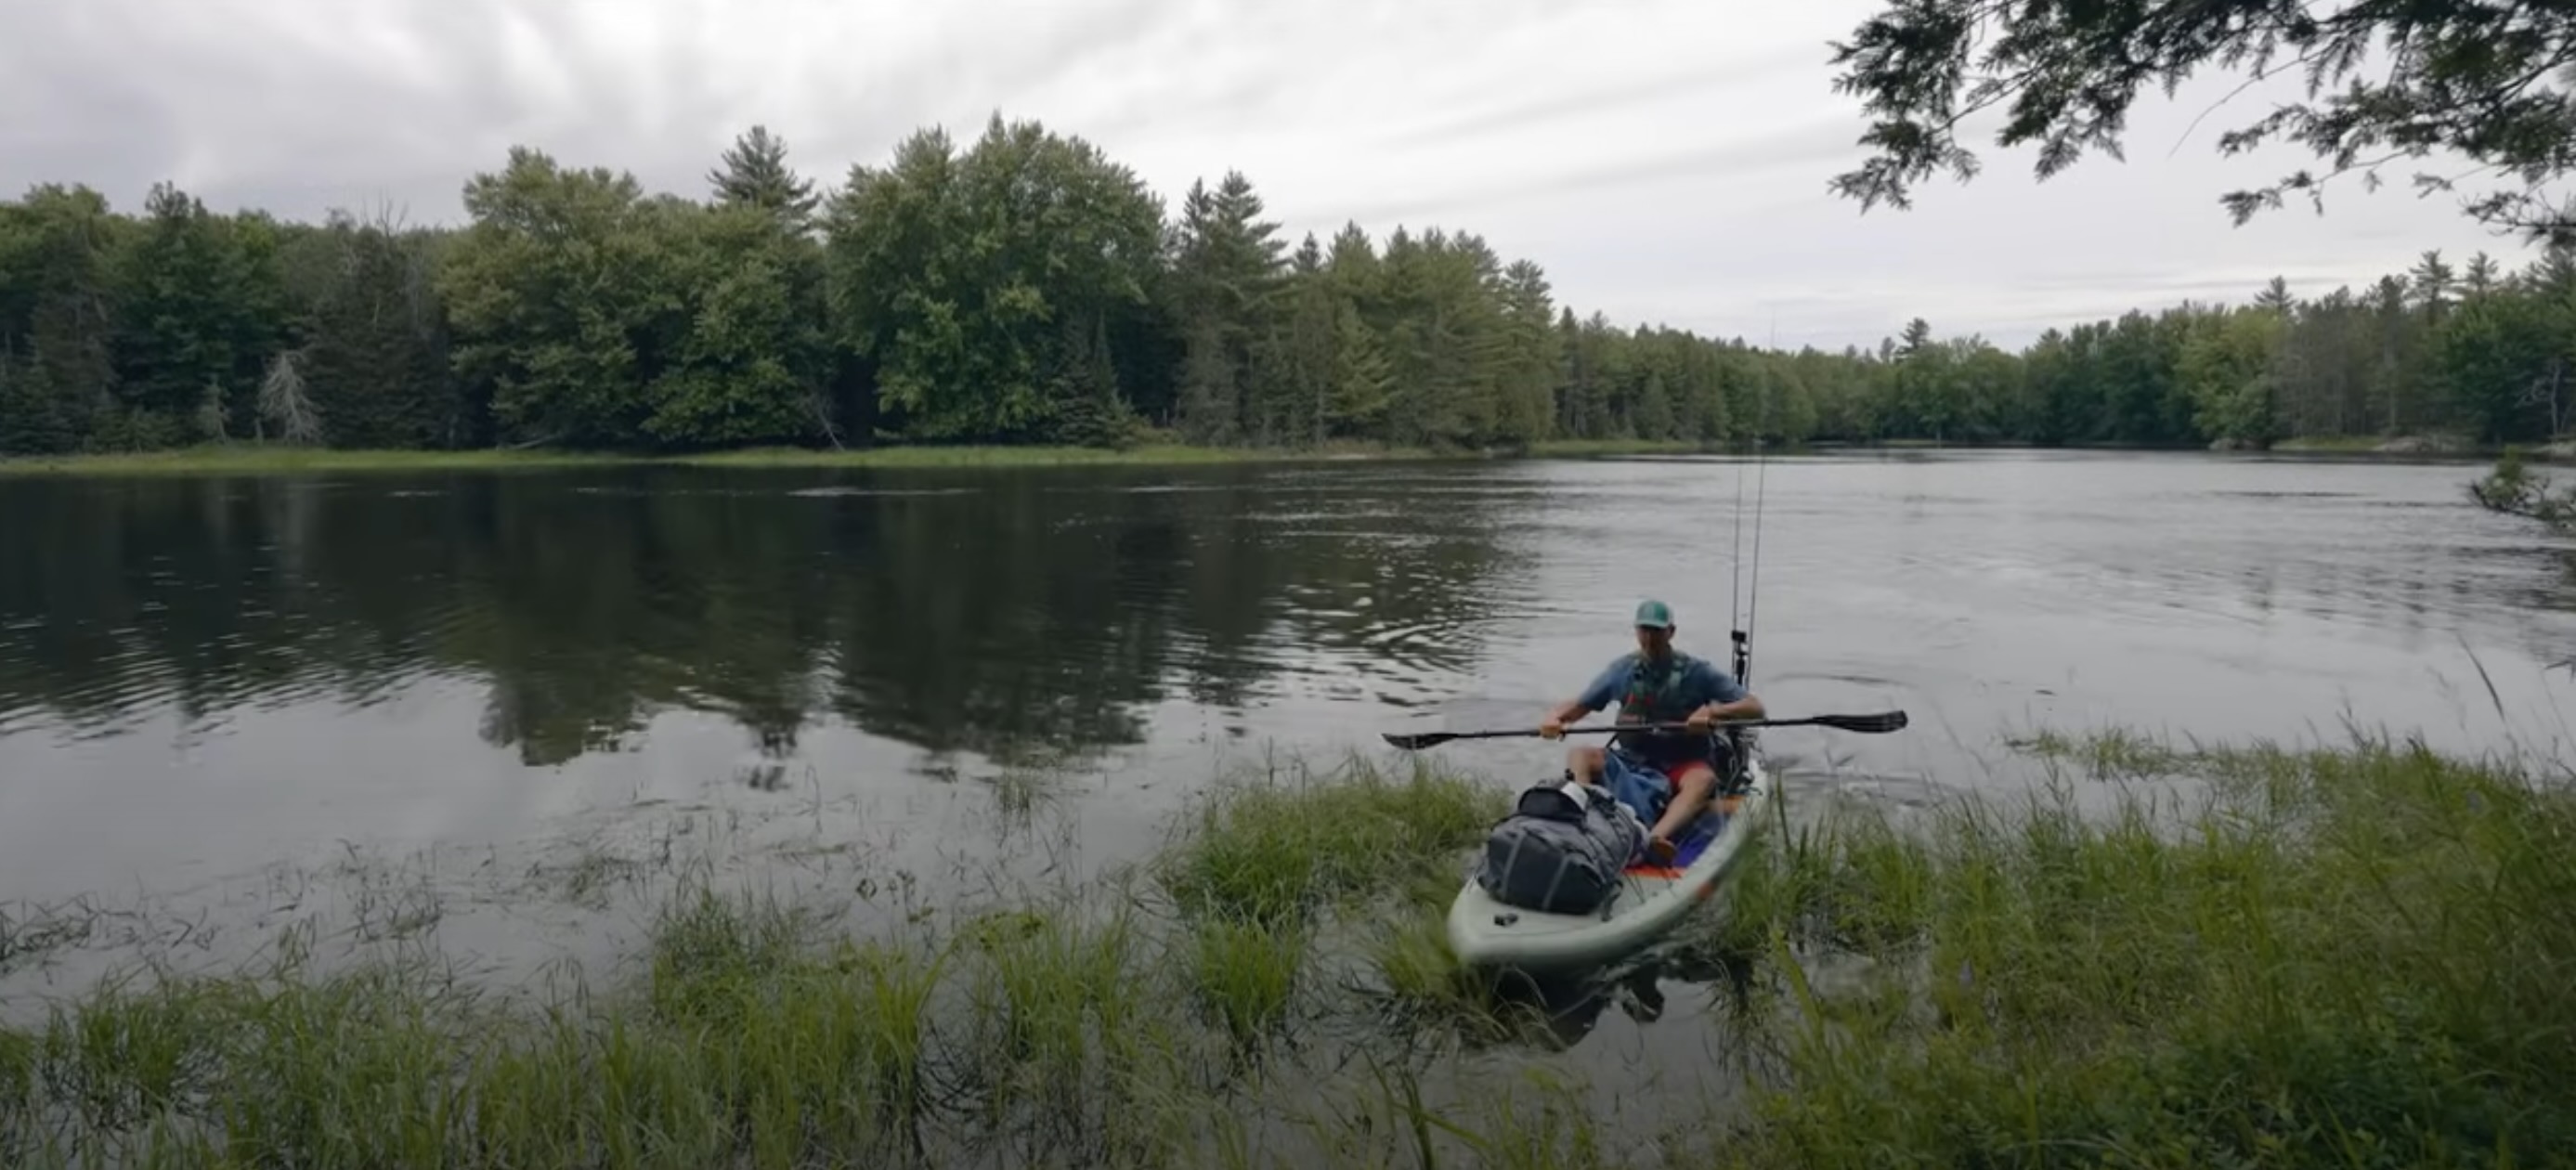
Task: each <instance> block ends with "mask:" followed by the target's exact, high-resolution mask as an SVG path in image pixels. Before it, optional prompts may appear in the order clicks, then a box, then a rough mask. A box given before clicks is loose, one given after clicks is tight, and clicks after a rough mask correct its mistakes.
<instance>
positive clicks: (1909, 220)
mask: <svg viewBox="0 0 2576 1170" xmlns="http://www.w3.org/2000/svg"><path fill="white" fill-rule="evenodd" d="M1875 7H1876V3H1875V2H1874V0H1805V2H1802V3H1798V4H1764V5H1734V6H1726V7H1724V8H1723V9H1722V10H1721V9H1719V8H1718V7H1717V6H1710V5H1706V4H1702V3H1697V2H1692V0H1611V2H1607V3H1593V4H1584V5H1563V4H1555V3H1549V2H1546V0H1310V2H1309V3H1306V4H1299V5H1276V4H1274V5H1247V4H1240V3H1235V2H1233V0H1065V2H1057V3H1047V4H1031V3H1025V2H1006V0H943V2H942V3H938V4H895V3H889V2H867V3H843V2H833V0H188V2H187V3H171V2H168V0H80V2H78V3H60V2H55V0H0V28H5V29H7V30H8V32H7V35H6V37H5V38H0V108H6V109H8V110H9V111H11V116H10V117H9V118H8V119H6V120H0V191H13V192H14V191H16V190H23V189H24V188H25V187H26V186H27V185H29V184H31V183H35V182H45V181H65V182H86V183H89V184H91V185H93V186H96V187H98V188H100V189H101V190H103V191H105V192H107V194H108V195H109V197H110V198H111V199H113V200H115V201H116V202H117V204H118V205H120V206H124V207H133V206H135V205H137V204H139V202H140V201H141V199H142V196H143V193H144V192H145V190H146V189H147V188H148V187H149V186H150V185H151V184H152V183H153V182H155V181H158V180H162V179H168V180H172V181H175V182H178V183H179V184H181V185H182V186H184V187H186V188H188V189H189V190H191V191H193V192H195V193H197V194H199V195H201V196H203V197H204V198H206V199H207V200H208V202H209V203H211V204H214V205H216V206H219V207H241V206H258V207H265V208H268V209H270V210H272V211H275V212H277V213H279V214H281V215H287V216H294V217H302V218H317V217H319V216H320V215H322V214H323V213H324V212H326V211H327V210H329V209H330V208H332V207H334V206H358V205H363V204H368V203H372V202H379V201H382V202H390V203H392V204H395V205H397V206H400V207H402V208H404V209H405V210H406V211H407V212H408V214H409V216H410V217H411V218H412V219H413V220H414V221H431V222H452V221H455V220H457V219H459V218H461V216H462V208H461V205H460V198H459V196H460V192H461V190H462V188H463V185H464V183H465V181H466V180H467V179H468V178H470V177H471V176H472V175H473V174H474V173H475V172H476V171H478V170H486V169H489V168H491V167H494V166H497V165H498V164H499V163H500V162H501V160H502V159H503V157H504V156H505V154H506V152H507V150H508V148H509V147H510V146H512V145H514V144H526V145H530V146H535V147H538V148H540V149H544V150H547V151H549V152H552V153H554V154H555V155H556V156H557V157H559V158H561V159H563V160H565V161H566V162H569V163H575V164H579V165H585V166H587V165H605V166H610V167H616V168H621V169H626V170H629V171H632V172H633V173H635V174H636V176H637V177H638V178H639V179H641V180H642V181H643V182H644V183H645V184H646V185H647V186H648V187H650V188H653V189H657V190H667V191H676V192H682V193H687V194H700V193H703V191H704V189H705V181H704V176H705V173H706V171H707V169H708V168H709V167H710V166H712V165H713V163H714V160H715V157H716V154H717V153H718V151H720V150H721V149H722V148H723V147H724V145H725V144H726V143H727V142H728V141H729V140H730V139H731V138H732V137H733V136H734V135H735V134H737V133H739V132H740V131H741V130H743V129H745V128H747V127H748V126H750V125H751V124H753V123H755V122H757V123H763V124H766V125H768V126H769V127H770V128H771V129H772V130H773V131H776V132H778V133H779V134H781V135H783V136H785V137H786V138H787V140H788V142H789V144H790V146H791V149H792V154H793V159H794V161H795V163H796V165H797V166H798V167H799V168H800V169H802V170H804V171H805V172H806V173H808V174H810V175H813V176H815V177H817V178H818V179H820V180H822V181H824V182H826V183H837V182H838V181H840V180H841V179H842V178H843V177H844V176H845V175H846V174H847V172H848V170H849V168H850V167H851V166H852V165H853V164H855V163H862V162H867V163H873V162H881V161H883V160H884V159H885V158H886V157H887V156H888V155H889V154H890V152H891V151H892V149H893V147H894V145H895V144H896V143H897V142H898V141H899V140H900V139H901V138H902V137H903V136H904V135H906V134H909V133H911V132H912V131H914V130H916V129H919V128H922V127H924V126H928V125H933V124H938V125H944V126H946V127H948V128H949V129H950V130H951V131H952V132H955V133H957V134H959V135H960V136H961V137H967V138H971V137H972V136H973V135H974V134H975V133H978V132H980V130H981V128H982V124H983V122H984V120H985V119H986V118H988V117H990V116H991V115H993V114H995V113H997V112H998V113H1001V114H1003V115H1005V116H1008V117H1013V118H1034V119H1037V120H1040V121H1043V122H1045V123H1046V124H1047V125H1048V126H1049V127H1051V128H1053V129H1056V130H1059V131H1063V132H1069V133H1076V134H1081V135H1083V136H1084V137H1087V138H1090V139H1091V140H1092V141H1094V142H1096V143H1098V144H1099V145H1100V146H1101V147H1102V148H1103V149H1104V150H1107V151H1108V152H1109V153H1110V154H1111V155H1112V157H1115V158H1117V159H1119V160H1120V161H1122V162H1126V163H1128V164H1129V165H1131V166H1133V167H1135V168H1136V169H1137V171H1138V173H1139V174H1140V175H1142V176H1143V177H1144V178H1145V180H1146V181H1147V182H1149V183H1150V184H1152V185H1153V186H1154V187H1155V188H1156V189H1157V190H1158V191H1160V192H1162V193H1163V194H1164V195H1165V196H1166V197H1167V198H1173V197H1177V195H1178V194H1179V193H1180V192H1181V191H1182V190H1184V189H1186V188H1187V186H1188V185H1189V183H1190V182H1191V181H1192V180H1193V179H1197V178H1202V177H1205V178H1213V177H1215V176H1217V175H1219V174H1221V173H1222V172H1224V171H1225V170H1228V169H1239V170H1242V171H1243V172H1244V173H1245V174H1246V175H1248V176H1249V177H1251V178H1252V180H1253V181H1254V183H1255V184H1256V185H1257V187H1258V189H1259V190H1260V191H1261V193H1262V195H1263V196H1264V198H1265V200H1266V201H1267V203H1268V207H1269V212H1270V214H1271V216H1272V217H1273V218H1276V219H1278V220H1280V221H1281V222H1282V223H1283V224H1284V225H1286V226H1287V228H1288V229H1289V231H1290V232H1291V233H1292V234H1302V233H1304V232H1307V231H1315V232H1318V233H1321V234H1329V233H1330V232H1331V231H1332V230H1334V229H1336V228H1338V227H1339V226H1340V225H1341V224H1342V223H1343V222H1344V221H1345V220H1353V219H1355V220H1357V221H1358V222H1360V223H1361V224H1362V225H1363V226H1364V227H1367V228H1369V229H1370V230H1371V231H1373V232H1376V233H1378V234H1381V235H1382V234H1383V233H1385V232H1386V231H1388V230H1390V229H1392V228H1393V227H1394V226H1395V224H1396V223H1397V222H1399V221H1401V222H1406V223H1412V224H1431V223H1438V224H1440V225H1442V226H1446V227H1450V228H1454V229H1459V230H1466V231H1472V232H1475V233H1476V234H1478V235H1480V236H1482V237H1484V238H1485V239H1486V240H1487V241H1488V242H1489V243H1491V244H1492V245H1493V246H1494V247H1495V248H1496V249H1497V250H1499V251H1501V252H1503V253H1505V254H1506V255H1508V256H1511V257H1515V258H1521V257H1525V258H1528V259H1532V260H1536V261H1538V262H1539V263H1541V264H1542V265H1544V266H1545V267H1546V269H1547V271H1548V273H1549V279H1550V282H1551V284H1552V285H1553V286H1554V288H1555V291H1556V295H1557V296H1558V298H1559V299H1560V300H1561V301H1563V302H1565V303H1568V304H1570V305H1571V306H1572V307H1574V308H1575V309H1576V310H1577V311H1579V312H1586V313H1588V312H1591V311H1593V310H1596V309H1597V310H1599V311H1602V312H1604V313H1605V314H1607V315H1609V316H1610V317H1611V318H1612V319H1613V320H1616V321H1619V322H1621V323H1623V324H1632V323H1641V322H1651V323H1663V324H1670V325H1674V326H1677V327H1683V328H1692V329H1698V330H1701V331H1704V332H1713V333H1719V334H1725V335H1746V336H1756V337H1758V336H1762V335H1764V334H1766V333H1767V332H1768V331H1769V330H1770V328H1771V327H1772V325H1773V323H1774V321H1775V320H1776V322H1777V325H1778V329H1779V339H1780V341H1781V342H1782V343H1784V344H1809V343H1812V344H1817V345H1822V346H1827V347H1831V348H1840V347H1841V346H1843V345H1845V344H1860V345H1868V344H1872V343H1874V342H1875V341H1876V340H1877V339H1878V338H1879V337H1881V336H1884V335H1886V334H1889V333H1892V332H1894V331H1895V330H1897V329H1900V328H1902V326H1903V324H1904V322H1905V320H1906V319H1908V318H1910V317H1912V316H1916V315H1922V316H1924V317H1926V318H1927V319H1929V320H1931V321H1932V322H1933V324H1934V326H1935V328H1936V329H1940V330H1943V331H1945V332H1947V331H1954V330H1955V331H1968V330H1978V331H1983V332H1985V333H1986V334H1987V335H1988V336H1989V337H1990V338H1992V339H1995V340H1997V341H1999V342H2002V343H2005V344H2018V343H2020V342H2021V341H2026V340H2027V339H2028V338H2030V337H2033V336H2036V335H2037V334H2038V333H2039V332H2041V331H2042V330H2044V329H2045V328H2047V327H2049V326H2051V325H2061V326H2062V325H2066V324H2071V323H2074V322H2075V321H2077V320H2082V319H2088V318H2087V317H2086V316H2085V315H2086V314H2090V315H2092V316H2100V315H2107V314H2112V313H2116V312H2117V311H2118V310H2119V309H2122V308H2126V307H2128V306H2131V305H2142V306H2146V307H2155V306H2158V305H2160V304H2163V303H2166V302H2169V301H2171V300H2174V299H2180V298H2181V297H2183V296H2192V297H2198V298H2202V299H2218V298H2219V297H2220V296H2222V295H2224V297H2225V299H2243V298H2244V297H2246V296H2250V295H2251V294H2252V292H2253V291H2254V290H2255V289H2257V288H2259V287H2260V285H2261V283H2262V281H2264V280H2267V279H2269V277H2270V275H2271V274H2274V273H2279V274H2282V275H2284V276H2287V277H2289V278H2290V279H2291V281H2292V284H2293V287H2294V288H2299V289H2302V290H2303V291H2304V290H2307V289H2310V288H2313V289H2315V290H2318V291H2323V290H2324V289H2326V288H2330V287H2331V286H2333V285H2335V284H2339V283H2352V284H2354V285H2356V286H2359V285H2361V284H2364V283H2366V282H2367V281H2369V280H2370V279H2372V278H2373V277H2374V276H2376V275H2377V273H2379V272H2381V271H2385V270H2388V269H2390V268H2402V267H2404V266H2405V265H2406V264H2407V263H2409V262H2411V260H2412V258H2413V257H2414V255H2415V254H2416V253H2418V252H2420V251H2422V250H2424V249H2426V248H2435V247H2438V248H2442V249H2445V250H2446V252H2449V253H2451V254H2454V255H2456V256H2461V257H2465V256H2466V254H2467V253H2469V252H2471V251H2474V250H2476V249H2478V248H2481V247H2483V248H2487V249H2489V250H2490V251H2493V252H2495V253H2496V254H2497V255H2499V256H2500V257H2503V258H2505V259H2507V260H2509V261H2515V262H2518V261H2520V260H2521V259H2523V258H2524V257H2523V255H2522V254H2521V253H2520V252H2519V251H2518V250H2517V249H2515V248H2513V247H2511V246H2509V245H2508V244H2507V243H2506V242H2505V241H2501V240H2498V239H2495V238H2493V237H2490V236H2487V235H2486V234H2484V233H2483V232H2481V231H2479V230H2478V229H2477V228H2476V227H2475V226H2474V225H2472V224H2469V223H2468V222H2467V221H2466V220H2465V219H2464V218H2463V217H2461V216H2460V215H2459V214H2458V213H2457V209H2456V206H2455V205H2454V204H2453V203H2451V202H2448V201H2444V200H2439V199H2436V200H2419V199H2416V198H2415V197H2414V196H2413V195H2412V193H2411V192H2408V191H2405V190H2404V189H2403V188H2402V185H2397V186H2392V188H2390V189H2388V190H2384V191H2382V192H2379V193H2377V194H2372V195H2366V196H2365V195H2364V194H2362V192H2361V191H2360V189H2359V187H2358V185H2357V184H2356V185H2355V186H2354V187H2353V188H2352V189H2351V190H2350V191H2348V192H2344V193H2341V194H2339V195H2337V196H2335V197H2333V198H2334V202H2332V203H2330V205H2329V214H2328V215H2327V216H2325V217H2322V218H2320V217H2316V216H2313V215H2310V214H2308V213H2307V212H2306V211H2305V210H2303V209H2292V210H2288V211H2284V212H2280V213H2275V214H2273V215H2271V216H2268V217H2266V218H2265V219H2263V220H2260V221H2258V222H2257V223H2256V224H2255V225H2253V226H2250V227H2247V228H2244V229H2235V228H2231V227H2229V226H2228V224H2227V221H2226V218H2225V216H2224V214H2223V213H2222V212H2221V211H2220V210H2219V208H2218V206H2217V203H2216V198H2217V196H2218V194H2219V193H2220V192H2222V191H2225V190H2228V189H2231V188H2234V187H2240V186H2246V185H2249V184H2252V183H2257V182H2261V181H2263V180H2266V179H2268V178H2271V177H2273V176H2275V175H2277V174H2279V173H2281V172H2283V171H2285V170H2288V169H2290V168H2292V167H2295V166H2297V165H2300V164H2302V163H2303V162H2305V161H2306V160H2305V159H2304V158H2303V157H2301V156H2298V155H2296V154H2293V153H2289V152H2284V151H2279V150H2274V151H2268V152H2265V153H2263V154H2260V155H2257V156H2254V157H2252V158H2249V159H2221V158H2219V157H2218V156H2217V155H2216V153H2215V151H2214V150H2212V149H2210V147H2209V145H2208V144H2209V143H2210V142H2211V141H2212V140H2213V139H2214V135H2215V134H2216V133H2217V131H2218V130H2219V129H2220V128H2223V127H2225V126H2227V125H2232V124H2234V122H2235V121H2236V120H2239V119H2241V118H2243V117H2245V116H2250V115H2249V114H2248V111H2259V110H2260V109H2262V108H2264V106H2265V105H2266V103H2267V100H2268V98H2269V97H2271V96H2276V92H2277V91H2274V90H2266V89H2262V88H2257V89H2255V90H2252V91H2249V92H2247V93H2244V94H2242V95H2239V96H2237V97H2235V99H2234V101H2233V103H2232V104H2231V105H2230V106H2228V107H2227V108H2226V109H2223V110H2221V111H2219V112H2218V113H2217V114H2216V115H2213V116H2212V117H2210V118H2209V119H2207V120H2206V121H2205V122H2203V123H2202V125H2201V126H2200V128H2199V129H2198V130H2197V131H2195V132H2193V133H2192V134H2191V135H2190V136H2189V138H2188V140H2186V138H2185V131H2186V129H2187V128H2188V127H2189V126H2190V125H2191V122H2192V120H2193V119H2194V118H2195V117H2197V116H2198V115H2199V114H2200V113H2201V112H2202V111H2203V110H2204V109H2205V108H2207V107H2208V106H2209V105H2210V104H2211V103H2213V102H2215V101H2217V100H2218V99H2219V98H2221V97H2225V96H2227V95H2228V94H2229V93H2230V92H2231V91H2233V90H2235V89H2236V87H2237V82H2236V81H2235V80H2234V79H2233V78H2227V77H2215V76H2213V77H2211V78H2207V79H2204V80H2203V81H2199V82H2194V83H2192V84H2190V85H2188V86H2186V87H2185V88H2184V90H2183V91H2182V92H2181V93H2180V94H2178V95H2177V96H2176V97H2175V98H2173V99H2171V100H2166V99H2163V98H2160V97H2156V96H2153V95H2150V96H2149V97H2147V98H2146V99H2144V100H2142V101H2141V103H2140V105H2139V108H2138V109H2137V111H2136V112H2135V114H2134V115H2133V117H2132V125H2133V131H2132V135H2131V146H2132V149H2131V150H2130V152H2129V161H2128V162H2126V163H2122V162H2118V161H2114V160H2109V159H2103V158H2095V159H2088V160H2087V161H2085V162H2084V163H2082V164H2080V165H2079V166H2077V167H2076V168H2075V169H2074V170H2072V171H2070V172H2068V173H2066V174H2064V175H2061V176H2059V177H2057V178H2056V179H2053V180H2051V181H2049V182H2047V183H2038V182H2035V181H2033V180H2032V179H2031V177H2030V174H2029V168H2028V164H2029V157H2030V156H2029V153H2028V152H2027V151H2021V152H1989V153H1988V154H1987V158H1986V163H1987V166H1986V172H1985V174H1984V176H1983V177H1982V178H1981V179H1979V180H1978V181H1977V182H1976V183H1974V184H1972V185H1969V186H1965V187H1961V186H1958V185H1955V184H1952V183H1949V182H1947V181H1946V180H1945V181H1942V182H1938V183H1935V184H1933V185H1931V186H1929V187H1926V188H1924V189H1923V191H1922V192H1921V193H1920V197H1919V201H1918V206H1917V207H1916V208H1915V209H1914V210H1913V211H1911V212H1907V213H1892V212H1887V211H1877V212H1872V213H1870V214H1868V215H1863V214H1861V212H1860V210H1859V208H1858V206H1857V205H1856V204H1853V203H1849V202H1846V201H1842V200H1839V199H1836V198H1834V197H1832V196H1830V195H1829V194H1827V190H1826V181H1827V180H1828V179H1829V178H1830V177H1831V176H1832V175H1833V174H1834V173H1835V172H1836V171H1837V170H1840V169H1843V168H1846V167H1848V166H1849V165H1850V164H1851V162H1852V161H1853V160H1855V159H1856V158H1857V156H1858V148H1857V146H1856V145H1855V142H1854V140H1855V138H1856V137H1857V136H1858V134H1859V133H1860V131H1861V129H1862V128H1863V119H1862V118H1861V116H1860V114H1859V112H1858V110H1857V108H1856V106H1855V105H1854V104H1853V102H1852V101H1851V99H1849V98H1847V97H1843V96H1841V95H1837V94H1835V93H1833V92H1832V84H1831V83H1832V76H1831V69H1830V66H1829V65H1828V64H1827V57H1828V54H1829V49H1828V47H1827V42H1828V41H1829V40H1831V39H1834V38H1837V37H1840V36H1843V35H1845V34H1847V33H1848V32H1849V31H1850V29H1851V27H1852V26H1853V25H1854V24H1856V23H1857V22H1858V21H1859V20H1860V19H1862V18H1863V17H1864V16H1866V15H1867V14H1868V13H1869V12H1870V11H1872V10H1873V9H1874V8H1875ZM2177 143H2179V144H2180V146H2179V148H2176V144H2177Z"/></svg>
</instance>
